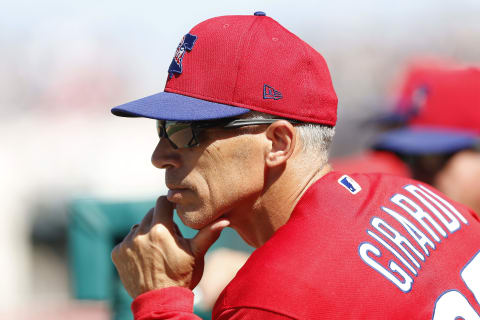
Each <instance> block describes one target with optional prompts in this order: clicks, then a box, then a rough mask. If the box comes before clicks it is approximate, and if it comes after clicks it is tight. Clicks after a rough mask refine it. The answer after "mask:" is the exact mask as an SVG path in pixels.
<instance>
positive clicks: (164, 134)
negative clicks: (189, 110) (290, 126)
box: [157, 119, 299, 149]
mask: <svg viewBox="0 0 480 320" xmlns="http://www.w3.org/2000/svg"><path fill="white" fill-rule="evenodd" d="M278 120H286V121H288V122H291V123H299V122H298V121H295V120H291V119H235V120H227V121H226V120H220V121H218V120H217V121H195V122H181V121H168V120H157V133H158V137H159V138H160V139H162V138H166V139H167V140H168V142H170V144H171V145H172V147H173V148H174V149H183V148H192V147H195V146H198V144H199V140H198V137H199V135H200V131H201V130H203V129H206V128H214V127H218V128H226V129H231V128H240V127H245V126H252V125H260V124H271V123H274V122H275V121H278Z"/></svg>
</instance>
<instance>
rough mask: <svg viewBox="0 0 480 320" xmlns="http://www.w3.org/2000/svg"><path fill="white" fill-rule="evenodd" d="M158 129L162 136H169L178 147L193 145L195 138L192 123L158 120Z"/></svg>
mask: <svg viewBox="0 0 480 320" xmlns="http://www.w3.org/2000/svg"><path fill="white" fill-rule="evenodd" d="M157 131H158V134H159V136H160V138H163V137H165V136H166V137H168V139H169V140H170V142H172V143H173V144H174V145H175V146H176V147H177V148H188V147H191V145H190V144H191V143H192V141H193V140H194V139H193V133H192V127H191V126H190V123H186V122H177V121H158V122H157Z"/></svg>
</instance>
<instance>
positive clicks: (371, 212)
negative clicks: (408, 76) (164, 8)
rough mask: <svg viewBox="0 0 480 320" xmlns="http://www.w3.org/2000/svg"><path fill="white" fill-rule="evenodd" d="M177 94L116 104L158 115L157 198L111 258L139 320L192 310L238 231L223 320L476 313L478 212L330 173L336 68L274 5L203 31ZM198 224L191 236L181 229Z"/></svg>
mask: <svg viewBox="0 0 480 320" xmlns="http://www.w3.org/2000/svg"><path fill="white" fill-rule="evenodd" d="M168 72H169V78H168V80H167V84H166V86H165V91H164V92H162V93H158V94H155V95H153V96H149V97H146V98H143V99H140V100H136V101H133V102H130V103H127V104H124V105H121V106H118V107H116V108H114V109H113V110H112V112H113V113H114V114H116V115H119V116H140V117H147V118H152V119H157V129H158V134H159V137H160V140H159V142H158V145H157V147H156V149H155V151H154V152H153V155H152V163H153V164H154V165H155V166H156V167H158V168H161V169H165V183H166V185H167V187H168V188H169V191H168V195H167V196H166V197H159V198H158V201H157V203H156V206H155V208H153V209H152V210H150V211H149V212H148V213H147V215H146V216H145V217H144V219H143V220H142V222H141V223H140V224H139V225H135V226H133V227H132V230H131V231H130V233H129V234H128V235H127V236H126V238H125V239H124V240H123V241H122V242H121V243H120V244H119V245H118V246H117V247H115V249H114V250H113V252H112V259H113V261H114V264H115V266H116V268H117V270H118V273H119V276H120V278H121V280H122V282H123V284H124V286H125V288H126V289H127V291H128V292H129V294H130V295H131V296H132V297H133V298H134V299H135V300H134V302H133V304H132V310H133V313H134V316H135V319H142V320H146V319H196V318H197V317H196V316H195V315H194V314H193V313H192V309H193V293H192V291H191V290H192V289H193V288H194V287H195V286H196V285H197V284H198V282H199V280H200V278H201V277H202V273H203V257H204V254H205V252H206V251H207V250H208V248H209V247H210V246H211V245H212V244H213V243H214V242H215V240H216V239H217V238H218V236H219V234H220V232H221V230H222V229H223V228H225V227H227V226H229V227H231V228H233V229H235V230H236V231H237V232H238V233H239V234H240V236H241V237H242V238H243V239H244V240H245V241H246V242H247V243H249V244H250V245H252V246H254V247H256V248H257V249H256V251H255V252H254V253H253V254H252V255H251V256H250V258H249V259H248V261H247V262H246V263H245V265H244V266H243V267H242V268H241V269H240V270H239V272H238V273H237V275H236V277H235V278H234V279H233V280H232V281H231V282H230V283H229V284H228V285H227V287H226V288H225V289H224V291H223V292H222V294H221V295H220V297H219V298H218V300H217V302H216V304H215V307H214V310H213V319H324V318H329V319H332V318H333V319H431V318H432V317H433V318H434V319H455V318H464V319H477V318H478V313H479V312H480V306H479V305H478V301H479V300H480V299H479V298H480V282H479V279H478V274H479V273H480V247H479V244H480V221H479V220H478V217H477V216H476V215H475V213H473V212H472V211H471V210H469V209H468V208H466V207H464V206H462V205H460V204H457V203H453V202H452V201H450V200H449V199H448V198H446V197H445V196H444V195H442V194H441V193H439V192H438V191H437V190H435V189H433V188H432V187H430V186H428V185H425V184H423V183H420V182H418V181H415V180H409V179H405V178H400V177H393V176H383V175H379V174H351V175H346V174H343V173H340V172H335V171H332V170H331V168H330V167H329V165H328V163H327V161H328V149H329V145H330V142H331V140H332V137H333V134H334V126H335V123H336V109H337V98H336V94H335V91H334V89H333V86H332V82H331V79H330V74H329V71H328V68H327V65H326V63H325V61H324V59H323V58H322V56H321V55H320V54H319V53H318V52H316V51H315V50H314V49H313V48H311V47H310V46H309V45H308V44H306V43H305V42H303V41H302V40H300V39H299V38H298V37H296V36H295V35H294V34H292V33H290V32H289V31H288V30H286V29H285V28H283V27H282V26H281V25H280V24H278V23H277V22H276V21H274V20H273V19H271V18H269V17H267V16H266V15H265V13H263V12H256V13H255V14H254V15H252V16H224V17H216V18H212V19H209V20H206V21H204V22H202V23H200V24H198V25H197V26H195V27H194V28H193V29H192V30H191V31H190V32H189V33H188V34H187V35H185V37H183V39H182V40H181V42H180V44H179V45H178V47H177V51H176V53H175V55H174V59H173V60H172V63H171V65H170V68H169V70H168ZM174 209H175V210H176V212H177V214H178V215H179V217H180V219H181V220H182V222H183V223H184V224H185V225H187V226H189V227H192V228H195V229H197V230H199V231H198V233H197V235H196V236H195V237H194V238H193V239H186V238H184V237H183V236H182V235H181V233H180V232H179V230H178V227H177V226H176V225H175V224H174V222H173V219H172V216H173V210H174Z"/></svg>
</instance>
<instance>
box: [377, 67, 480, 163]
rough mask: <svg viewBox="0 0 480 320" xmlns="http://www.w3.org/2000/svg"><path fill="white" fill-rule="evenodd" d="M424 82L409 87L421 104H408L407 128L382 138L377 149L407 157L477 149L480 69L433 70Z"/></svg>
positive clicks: (479, 113)
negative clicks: (419, 97)
mask: <svg viewBox="0 0 480 320" xmlns="http://www.w3.org/2000/svg"><path fill="white" fill-rule="evenodd" d="M422 79H423V81H416V82H415V83H414V85H412V86H409V87H408V90H409V91H408V92H410V95H411V96H414V95H415V94H417V101H416V102H415V103H410V104H408V105H407V104H404V105H403V109H401V113H399V114H401V115H402V116H403V117H404V118H405V120H406V126H405V127H403V128H401V129H396V130H391V131H387V132H385V133H383V134H381V135H380V136H378V138H377V140H376V142H375V143H374V145H373V147H374V148H375V149H381V150H390V151H394V152H399V153H405V154H440V153H453V152H457V151H459V150H462V149H468V148H472V147H475V146H476V145H477V143H478V137H479V136H480V69H479V68H474V67H457V68H445V69H443V70H438V69H437V70H431V71H430V72H429V73H428V72H427V74H426V75H425V74H424V75H423V78H422ZM418 94H420V95H421V99H418ZM413 100H414V99H413V98H412V100H411V102H412V101H413Z"/></svg>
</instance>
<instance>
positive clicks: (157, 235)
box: [150, 223, 171, 241]
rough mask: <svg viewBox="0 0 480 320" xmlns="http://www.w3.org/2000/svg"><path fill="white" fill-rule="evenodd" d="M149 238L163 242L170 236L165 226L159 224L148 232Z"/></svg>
mask: <svg viewBox="0 0 480 320" xmlns="http://www.w3.org/2000/svg"><path fill="white" fill-rule="evenodd" d="M150 236H151V237H152V239H154V240H157V241H162V240H165V239H166V238H167V237H169V236H171V235H170V231H169V230H168V229H167V227H166V226H164V225H163V224H161V223H159V224H156V225H154V226H153V227H152V229H151V231H150Z"/></svg>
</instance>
